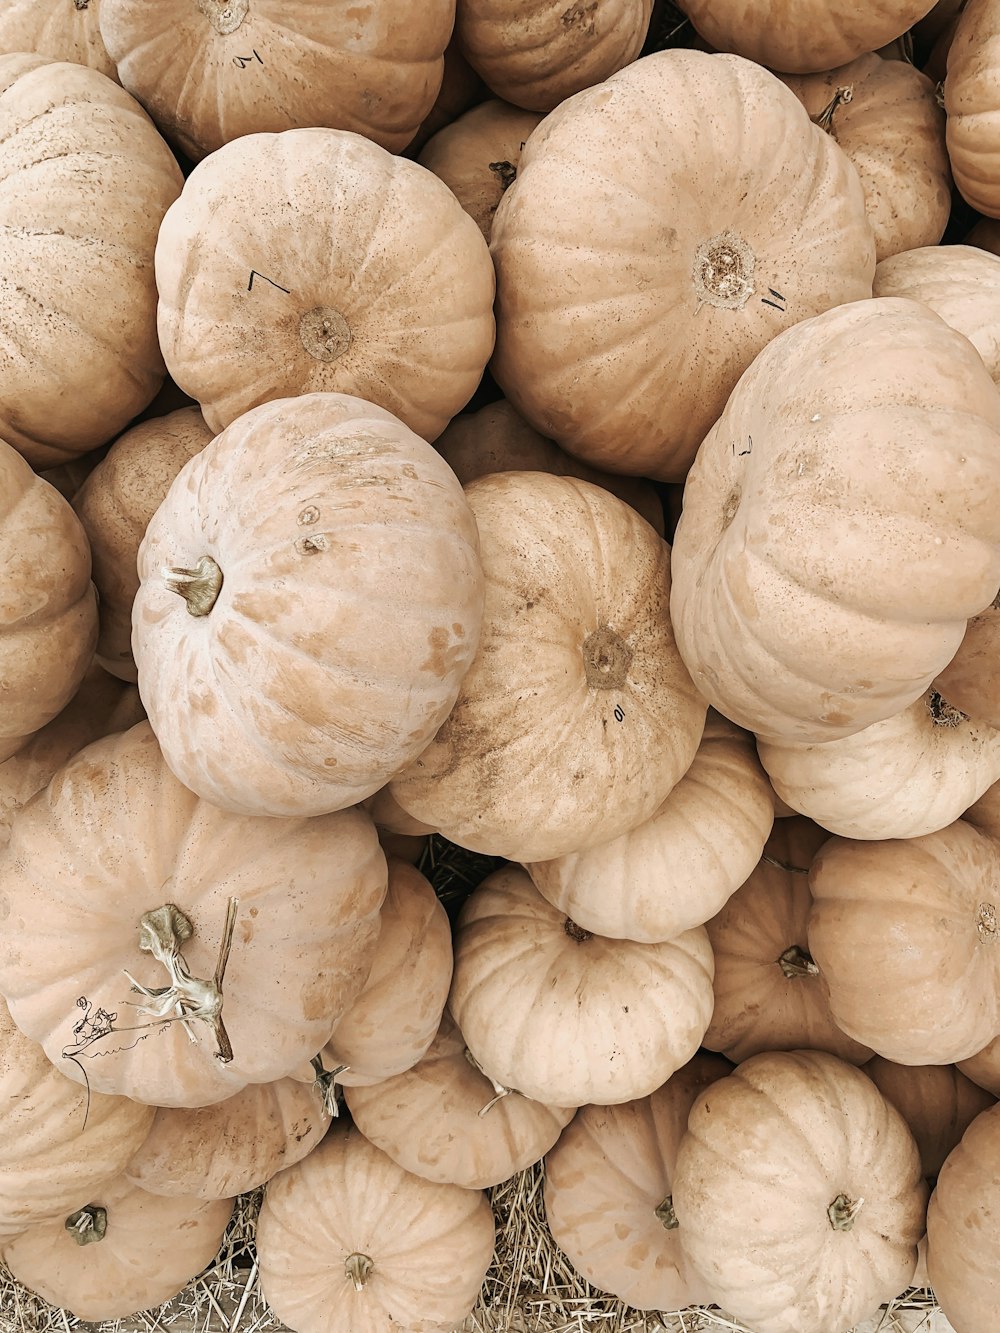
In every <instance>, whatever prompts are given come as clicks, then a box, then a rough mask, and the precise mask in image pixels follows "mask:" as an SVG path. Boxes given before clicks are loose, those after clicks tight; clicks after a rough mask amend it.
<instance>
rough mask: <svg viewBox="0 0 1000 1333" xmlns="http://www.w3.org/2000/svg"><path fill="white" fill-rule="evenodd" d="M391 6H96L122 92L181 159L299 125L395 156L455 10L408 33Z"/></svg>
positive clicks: (225, 0)
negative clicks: (348, 135) (349, 136)
mask: <svg viewBox="0 0 1000 1333" xmlns="http://www.w3.org/2000/svg"><path fill="white" fill-rule="evenodd" d="M406 19H407V14H406V12H405V9H404V7H403V6H402V5H400V4H388V5H387V4H385V3H384V0H383V3H381V4H379V5H369V6H367V7H366V6H363V5H355V6H353V7H352V6H350V5H348V6H346V7H345V6H343V5H323V4H321V5H316V4H311V3H308V0H307V2H306V3H301V2H300V3H296V4H292V5H289V4H288V3H287V0H252V3H251V0H199V2H198V3H197V4H193V5H192V4H191V3H190V0H157V4H156V5H155V6H150V5H148V4H145V3H144V0H102V3H101V35H102V37H103V38H104V42H105V45H106V46H107V48H108V51H109V52H110V54H111V57H112V58H113V59H114V61H115V63H116V64H117V66H118V74H119V77H120V79H121V81H122V83H123V84H124V85H125V86H126V88H128V90H129V91H130V92H131V93H133V94H134V96H135V97H137V98H138V99H139V101H140V102H142V104H143V105H144V106H145V107H146V109H147V110H148V111H149V113H150V115H151V116H152V117H153V119H154V120H155V121H156V122H157V124H158V125H160V126H162V128H163V131H164V133H165V134H166V135H167V136H168V138H170V139H172V140H173V142H174V143H176V144H177V145H178V146H179V147H180V148H181V149H182V150H183V151H184V152H185V153H186V154H187V155H188V157H190V158H193V159H195V160H197V159H198V158H201V157H204V156H205V154H207V153H212V152H214V151H215V150H216V149H218V148H221V147H222V145H223V144H225V143H228V142H229V141H230V140H231V139H236V138H239V136H240V135H246V134H254V133H257V132H260V131H278V130H287V129H293V128H296V127H303V126H324V125H328V126H335V127H337V128H339V129H344V130H351V131H355V132H356V133H358V134H363V135H365V137H366V138H368V139H371V140H374V141H375V142H376V143H380V144H382V145H383V146H384V147H385V148H387V149H389V150H390V151H392V152H397V151H398V150H399V149H401V148H405V146H406V145H407V143H409V141H410V139H411V138H412V137H413V135H414V133H415V132H416V129H417V126H418V125H419V124H420V122H421V120H422V119H423V118H424V116H425V115H426V114H427V112H428V111H429V110H430V109H431V107H432V106H433V104H434V99H435V97H436V96H437V94H438V90H439V88H440V86H441V76H442V72H443V57H444V49H445V46H446V45H447V42H448V38H449V37H450V35H451V30H452V25H453V23H454V19H455V0H429V2H428V3H427V4H425V5H424V6H423V7H422V8H421V11H420V19H421V21H420V23H411V22H407V21H406Z"/></svg>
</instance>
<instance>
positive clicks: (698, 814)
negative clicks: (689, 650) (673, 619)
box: [525, 711, 774, 944]
mask: <svg viewBox="0 0 1000 1333" xmlns="http://www.w3.org/2000/svg"><path fill="white" fill-rule="evenodd" d="M773 823H774V806H773V802H772V796H771V789H770V784H769V783H768V781H767V778H766V776H765V774H764V770H763V769H762V768H761V766H760V763H759V762H758V760H757V752H756V750H755V748H754V744H753V737H752V736H749V735H748V734H747V733H746V732H742V731H740V730H739V728H738V727H734V726H733V725H732V723H731V722H727V721H726V720H725V718H722V717H720V716H719V715H718V714H717V713H714V712H712V711H710V712H709V714H708V721H707V722H706V725H705V731H704V734H703V736H702V739H701V744H700V745H699V747H698V750H697V753H696V754H695V757H694V759H693V760H692V762H691V766H690V768H689V769H688V770H687V772H686V773H685V774H684V776H683V777H682V778H681V779H680V781H679V782H678V783H677V785H676V787H674V788H673V790H672V791H671V792H670V793H669V795H668V796H667V798H666V799H665V800H664V802H663V803H662V805H661V806H660V808H659V809H658V810H656V811H655V812H654V813H653V814H652V815H651V816H650V818H649V819H647V820H646V821H645V823H642V824H639V825H638V826H637V827H636V828H634V829H631V830H630V831H629V832H627V833H622V834H620V835H619V837H617V838H613V839H612V840H611V841H610V842H606V843H601V844H600V845H599V846H597V847H591V848H590V849H589V850H587V851H583V852H571V853H569V854H568V855H566V856H560V857H557V858H556V859H555V860H552V861H534V862H529V863H528V864H527V865H526V866H525V869H526V870H527V872H528V874H529V875H530V876H531V878H532V881H533V883H534V885H535V888H536V889H537V890H538V891H539V893H540V894H541V895H542V897H543V898H545V899H546V901H548V902H550V903H552V905H553V906H554V907H558V908H559V910H560V911H561V912H565V913H566V914H567V916H570V917H572V919H573V920H574V921H575V922H576V923H577V925H578V926H582V927H583V929H584V930H590V931H593V932H594V933H595V934H598V935H606V936H609V937H611V938H613V939H629V940H639V941H642V942H644V943H647V944H649V943H655V942H657V941H660V940H669V939H673V938H674V936H676V935H680V934H681V933H682V932H683V931H685V930H689V929H690V928H691V927H692V926H700V925H702V924H704V922H706V921H707V920H708V919H709V917H712V916H714V915H715V914H716V912H718V911H719V909H720V908H721V907H722V906H723V904H724V903H725V902H726V900H727V899H728V898H729V896H730V894H732V893H733V892H734V891H735V890H736V889H738V888H739V886H740V885H741V884H742V883H743V881H744V880H745V879H746V878H747V876H748V875H749V874H750V872H751V871H752V870H753V868H754V866H755V865H756V864H757V861H758V859H759V857H760V854H761V852H762V851H763V850H764V843H765V842H766V840H767V837H768V834H769V833H770V832H771V826H772V824H773Z"/></svg>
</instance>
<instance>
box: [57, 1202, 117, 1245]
mask: <svg viewBox="0 0 1000 1333" xmlns="http://www.w3.org/2000/svg"><path fill="white" fill-rule="evenodd" d="M63 1226H64V1227H65V1228H66V1230H67V1231H68V1232H69V1233H70V1235H71V1236H72V1237H73V1239H74V1240H75V1241H76V1243H77V1245H93V1244H95V1243H96V1242H97V1241H99V1240H103V1239H104V1236H105V1233H106V1232H107V1229H108V1210H107V1209H106V1208H102V1207H101V1205H100V1204H99V1203H88V1204H86V1205H85V1207H83V1208H78V1209H77V1210H76V1212H75V1213H70V1215H69V1217H67V1219H66V1221H65V1222H64V1223H63Z"/></svg>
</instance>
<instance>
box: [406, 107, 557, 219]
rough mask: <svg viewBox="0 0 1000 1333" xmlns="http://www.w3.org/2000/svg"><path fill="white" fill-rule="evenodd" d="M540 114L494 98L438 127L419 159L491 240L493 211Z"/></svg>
mask: <svg viewBox="0 0 1000 1333" xmlns="http://www.w3.org/2000/svg"><path fill="white" fill-rule="evenodd" d="M541 118H542V117H541V115H540V113H538V112H536V111H525V110H524V109H523V108H522V107H517V106H511V104H510V103H509V102H504V101H502V100H501V99H500V98H496V97H492V98H490V99H489V100H488V101H486V102H481V103H479V105H478V106H474V107H473V108H472V109H471V110H469V111H466V112H465V113H464V114H463V115H461V116H459V117H458V118H457V120H453V121H451V122H450V124H448V125H445V126H444V127H443V128H442V129H440V130H438V132H437V134H435V135H434V136H433V137H432V138H431V139H429V140H428V141H427V143H426V144H425V145H424V147H423V149H422V150H421V152H420V155H419V157H418V158H417V161H418V162H419V163H420V165H421V166H423V167H426V168H427V170H428V171H433V172H434V175H435V176H438V177H439V178H440V179H441V180H443V181H444V183H445V185H447V186H448V188H449V189H450V190H451V191H452V193H453V194H454V195H455V198H456V199H457V200H458V202H459V203H460V204H461V205H462V207H463V208H464V209H465V211H466V212H467V213H468V214H469V216H470V217H471V218H472V219H473V221H474V222H475V223H476V226H477V227H478V228H479V230H480V231H481V232H482V233H483V236H484V237H485V238H486V240H487V241H488V240H489V239H490V232H491V231H492V230H493V214H494V213H495V212H496V210H497V204H499V202H500V200H501V199H502V197H503V192H504V190H506V189H507V187H508V186H509V185H510V184H511V182H512V181H513V180H514V178H515V177H516V176H517V164H518V162H519V161H520V158H521V149H522V148H523V147H524V141H525V139H527V137H528V135H529V134H530V133H531V131H532V130H533V129H534V128H535V126H536V125H537V124H538V122H539V121H540V120H541Z"/></svg>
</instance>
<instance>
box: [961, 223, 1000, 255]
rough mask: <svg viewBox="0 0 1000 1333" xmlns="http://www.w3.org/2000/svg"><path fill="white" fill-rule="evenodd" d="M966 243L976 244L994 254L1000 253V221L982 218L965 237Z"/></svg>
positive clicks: (980, 248) (977, 246) (978, 247)
mask: <svg viewBox="0 0 1000 1333" xmlns="http://www.w3.org/2000/svg"><path fill="white" fill-rule="evenodd" d="M965 244H966V245H974V246H976V248H977V249H979V250H986V251H988V252H989V253H990V254H992V255H1000V221H998V220H997V219H996V218H980V219H979V221H978V222H977V223H976V224H975V225H974V226H973V228H972V229H971V231H970V232H969V234H968V236H966V238H965Z"/></svg>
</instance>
